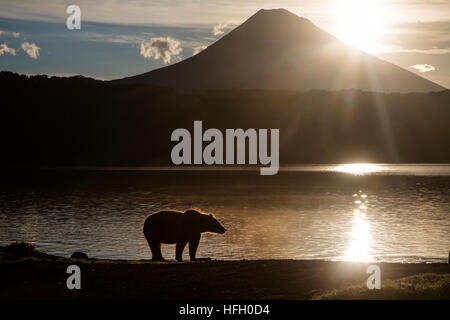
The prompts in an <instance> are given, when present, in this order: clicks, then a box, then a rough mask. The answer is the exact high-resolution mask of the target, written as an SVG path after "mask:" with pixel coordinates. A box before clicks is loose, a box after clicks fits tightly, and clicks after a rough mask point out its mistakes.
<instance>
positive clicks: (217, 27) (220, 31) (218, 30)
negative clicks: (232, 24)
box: [213, 23, 228, 36]
mask: <svg viewBox="0 0 450 320" xmlns="http://www.w3.org/2000/svg"><path fill="white" fill-rule="evenodd" d="M227 26H228V25H227V24H226V23H219V24H218V25H215V26H214V28H213V34H214V35H215V36H218V35H221V34H223V33H224V31H223V29H225V28H226V27H227Z"/></svg>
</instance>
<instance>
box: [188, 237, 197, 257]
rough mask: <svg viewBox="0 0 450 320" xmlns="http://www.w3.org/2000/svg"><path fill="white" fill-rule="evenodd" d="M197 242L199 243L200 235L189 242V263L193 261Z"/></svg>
mask: <svg viewBox="0 0 450 320" xmlns="http://www.w3.org/2000/svg"><path fill="white" fill-rule="evenodd" d="M199 242H200V235H198V237H197V238H195V239H191V240H190V241H189V256H190V257H191V261H194V260H195V254H196V253H197V248H198V244H199Z"/></svg>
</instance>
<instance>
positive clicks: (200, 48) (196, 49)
mask: <svg viewBox="0 0 450 320" xmlns="http://www.w3.org/2000/svg"><path fill="white" fill-rule="evenodd" d="M206 48H208V47H207V46H198V47H195V48H194V53H193V54H192V55H193V56H195V55H196V54H199V53H200V52H201V51H203V50H205V49H206Z"/></svg>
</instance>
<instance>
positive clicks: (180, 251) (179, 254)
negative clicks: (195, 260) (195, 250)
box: [175, 241, 187, 261]
mask: <svg viewBox="0 0 450 320" xmlns="http://www.w3.org/2000/svg"><path fill="white" fill-rule="evenodd" d="M186 244H187V241H182V242H177V246H176V248H175V259H177V261H183V250H184V247H186Z"/></svg>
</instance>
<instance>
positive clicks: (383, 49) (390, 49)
mask: <svg viewBox="0 0 450 320" xmlns="http://www.w3.org/2000/svg"><path fill="white" fill-rule="evenodd" d="M376 53H420V54H435V55H443V54H448V53H450V48H424V49H407V48H403V47H401V46H397V45H377V46H376Z"/></svg>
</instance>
